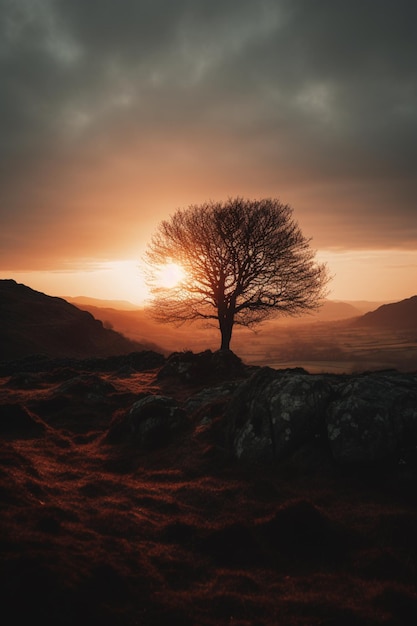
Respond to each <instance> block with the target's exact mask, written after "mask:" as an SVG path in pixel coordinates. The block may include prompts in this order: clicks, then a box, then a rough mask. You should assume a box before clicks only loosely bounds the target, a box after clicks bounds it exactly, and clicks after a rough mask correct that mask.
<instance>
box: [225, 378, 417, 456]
mask: <svg viewBox="0 0 417 626" xmlns="http://www.w3.org/2000/svg"><path fill="white" fill-rule="evenodd" d="M224 428H225V437H226V440H227V443H228V445H229V448H230V449H231V451H232V454H233V455H234V456H235V457H237V458H239V459H242V460H250V461H262V460H275V459H278V460H279V459H282V458H285V457H286V456H288V455H289V454H290V453H292V452H293V451H295V450H296V449H297V448H300V447H301V446H302V445H304V444H305V443H307V442H309V441H313V440H314V439H315V438H318V437H320V438H324V439H326V440H327V443H328V447H329V450H330V453H331V455H332V457H333V459H334V460H335V461H337V462H339V463H341V464H347V465H352V464H373V463H379V462H386V461H399V460H401V459H402V458H405V457H408V458H409V457H410V456H413V455H415V452H416V450H417V376H416V375H415V374H403V373H399V372H395V371H390V372H373V373H367V374H358V375H349V376H333V375H325V374H322V375H314V374H308V373H307V372H305V371H304V370H300V369H295V370H272V369H270V368H261V369H260V370H259V371H258V372H256V373H255V374H254V375H253V376H252V377H251V378H249V379H248V380H247V381H245V382H243V383H242V384H241V385H240V387H239V388H238V389H237V391H236V392H235V394H234V396H233V399H232V400H231V402H230V403H229V406H228V408H227V410H226V414H225V422H224Z"/></svg>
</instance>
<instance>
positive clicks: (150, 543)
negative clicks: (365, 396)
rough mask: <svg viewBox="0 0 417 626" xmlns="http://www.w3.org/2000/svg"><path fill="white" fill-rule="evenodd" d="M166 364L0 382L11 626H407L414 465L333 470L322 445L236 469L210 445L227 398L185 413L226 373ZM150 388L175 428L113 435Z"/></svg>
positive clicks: (67, 369)
mask: <svg viewBox="0 0 417 626" xmlns="http://www.w3.org/2000/svg"><path fill="white" fill-rule="evenodd" d="M161 366H162V365H160V364H156V362H155V363H153V362H152V358H149V355H148V356H147V358H144V360H143V363H142V364H141V363H140V362H139V361H138V360H136V361H135V362H132V361H131V360H130V361H129V359H128V358H126V361H125V362H120V361H118V362H117V363H115V362H114V361H113V364H112V366H111V367H110V366H109V363H108V362H107V363H106V362H105V361H103V363H102V365H101V366H100V363H99V362H94V363H93V362H91V363H88V362H81V361H80V362H78V363H77V362H76V361H71V362H68V363H66V364H65V363H53V364H52V365H51V366H50V367H47V366H46V365H45V366H44V367H43V366H39V367H38V368H37V371H31V372H26V373H25V372H14V373H8V374H7V375H6V373H5V371H3V372H2V375H3V377H2V378H1V379H0V434H1V444H0V454H1V468H0V471H1V482H0V493H1V506H2V511H1V528H0V540H1V555H2V556H1V563H0V573H1V591H2V595H3V600H2V608H3V612H4V613H5V614H7V613H8V612H10V614H11V615H12V616H13V618H12V621H13V623H20V621H22V623H23V621H29V620H30V621H31V622H34V621H37V620H39V621H40V622H41V623H43V624H59V625H62V626H66V625H68V626H69V625H70V624H71V625H72V624H80V625H83V624H90V625H92V624H100V625H104V626H106V625H109V626H110V625H115V624H117V625H122V626H133V625H146V626H150V625H155V626H157V625H158V626H160V625H167V626H168V624H169V625H173V624H177V625H181V626H187V625H190V626H191V625H196V626H197V625H198V626H204V625H207V626H209V625H215V624H216V625H217V624H233V625H240V626H244V625H246V626H249V625H259V626H260V625H266V624H268V625H269V624H283V625H297V626H298V625H305V626H307V625H308V626H313V625H322V626H324V625H326V626H330V625H332V626H343V625H346V626H365V625H369V626H376V625H383V624H384V625H389V626H394V625H395V626H400V625H401V626H402V625H406V624H415V623H417V622H416V620H417V586H416V582H417V532H416V530H417V507H416V505H417V491H416V487H417V475H416V471H415V467H414V466H413V465H412V464H406V465H402V464H397V465H390V466H383V467H377V468H375V467H373V468H372V469H370V468H368V469H366V468H363V467H362V468H359V467H358V468H354V469H353V468H350V469H346V468H342V467H339V466H338V465H337V464H336V463H334V461H332V459H331V457H330V456H329V454H328V451H327V450H326V449H325V448H324V447H323V446H321V445H320V443H317V445H316V446H314V445H309V446H306V447H305V448H303V449H302V450H300V451H298V452H297V453H296V454H294V455H292V456H289V457H288V458H286V459H285V460H284V461H281V462H280V463H268V464H264V463H256V464H252V465H249V464H244V463H241V462H238V461H236V460H235V459H233V458H231V457H230V455H229V454H228V451H227V449H225V448H224V440H223V439H222V437H221V421H222V415H223V411H224V407H225V405H226V404H227V402H228V396H227V394H225V395H222V396H220V397H219V398H216V399H214V400H213V399H212V400H211V402H210V403H209V404H208V405H205V407H204V409H201V405H200V408H194V409H193V406H194V407H197V406H198V404H197V403H196V404H193V398H194V397H196V395H195V394H197V393H199V392H201V390H202V389H204V388H205V387H207V386H209V385H214V384H219V382H221V383H222V384H223V385H224V382H225V381H224V379H223V380H221V381H219V380H217V381H216V380H210V381H207V380H205V381H200V382H197V381H193V382H192V383H191V382H190V383H184V382H181V383H179V381H178V379H176V378H175V377H169V376H167V377H161V376H160V375H159V374H160V371H161ZM250 374H251V370H250V368H248V371H247V372H246V373H244V374H242V375H241V377H242V378H245V377H247V376H249V375H250ZM238 379H239V376H237V377H235V380H231V381H230V383H231V386H230V389H233V385H236V384H238V382H239V380H238ZM150 394H152V395H154V396H158V395H164V396H168V397H172V398H175V400H176V401H177V402H178V403H179V405H181V406H183V407H184V408H186V409H187V424H188V425H187V427H186V428H185V429H183V430H182V431H181V432H180V433H179V434H177V435H176V436H175V437H174V438H173V439H172V440H171V441H168V442H166V443H165V445H157V444H156V445H153V446H150V447H148V448H144V447H140V446H138V445H135V444H134V443H133V442H131V443H129V442H128V441H126V440H123V441H121V440H120V438H119V439H118V438H117V436H115V433H116V434H117V428H115V424H116V425H117V423H118V420H119V419H120V418H121V416H123V415H124V414H126V412H127V411H128V410H129V408H130V407H131V406H132V405H133V404H134V403H135V402H136V401H137V400H138V399H140V398H144V397H147V395H150Z"/></svg>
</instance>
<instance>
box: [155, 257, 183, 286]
mask: <svg viewBox="0 0 417 626" xmlns="http://www.w3.org/2000/svg"><path fill="white" fill-rule="evenodd" d="M184 277H185V272H184V269H183V268H182V267H181V265H178V263H167V264H166V265H163V266H162V267H161V268H160V270H159V272H158V274H157V281H158V285H159V286H160V287H163V288H164V289H172V288H173V287H176V286H177V285H178V283H179V282H181V280H183V279H184Z"/></svg>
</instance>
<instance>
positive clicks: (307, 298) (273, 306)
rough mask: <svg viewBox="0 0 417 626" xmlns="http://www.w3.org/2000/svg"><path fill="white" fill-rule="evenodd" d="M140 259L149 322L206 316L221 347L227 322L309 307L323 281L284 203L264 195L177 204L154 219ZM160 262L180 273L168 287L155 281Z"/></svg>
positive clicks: (228, 331)
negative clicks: (216, 330) (159, 219)
mask: <svg viewBox="0 0 417 626" xmlns="http://www.w3.org/2000/svg"><path fill="white" fill-rule="evenodd" d="M145 262H146V265H147V276H148V279H147V280H148V285H149V288H150V291H151V294H152V298H153V299H152V312H153V315H154V317H155V319H157V320H158V321H160V322H167V323H177V324H181V323H184V322H191V321H195V320H213V321H215V322H216V323H217V324H218V326H219V330H220V333H221V346H220V348H221V349H222V350H227V349H229V347H230V340H231V336H232V330H233V326H234V324H239V325H242V326H247V327H252V326H255V325H256V324H259V323H260V322H262V321H263V320H266V319H268V318H270V317H273V316H276V315H279V314H282V315H296V314H299V313H301V312H305V311H311V310H314V309H317V308H318V307H319V306H320V303H321V301H322V299H323V298H324V296H325V287H326V285H327V283H328V280H329V276H328V273H327V269H326V266H325V265H324V264H320V263H317V262H316V260H315V252H314V251H313V250H312V249H311V247H310V240H309V239H307V238H305V237H304V236H303V234H302V232H301V230H300V228H299V226H298V223H297V222H296V221H295V219H294V218H293V210H292V208H291V207H290V206H288V205H286V204H282V203H281V202H279V201H278V200H276V199H271V198H266V199H261V200H246V199H243V198H239V197H237V198H230V199H228V200H227V201H226V202H207V203H204V204H201V205H191V206H189V207H188V208H185V209H178V210H177V211H176V212H175V213H174V214H173V215H171V216H170V218H169V219H167V220H163V221H162V222H161V223H160V224H159V226H158V228H157V230H156V232H155V234H154V236H153V237H152V240H151V241H150V243H149V244H148V248H147V251H146V253H145ZM168 263H176V264H178V265H179V266H180V267H181V268H182V269H183V271H184V274H183V277H182V278H181V279H180V280H179V282H178V283H177V284H175V285H173V286H171V287H166V286H162V285H161V284H160V282H158V275H159V272H160V270H161V268H162V267H164V266H165V265H166V264H168Z"/></svg>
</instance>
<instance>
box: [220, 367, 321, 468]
mask: <svg viewBox="0 0 417 626" xmlns="http://www.w3.org/2000/svg"><path fill="white" fill-rule="evenodd" d="M331 394H332V388H331V386H330V384H329V382H328V381H327V380H326V378H325V376H319V375H311V374H308V373H307V372H306V371H304V370H302V369H294V370H273V369H270V368H268V367H264V368H261V369H260V370H259V371H258V372H256V373H255V374H254V375H252V376H251V378H249V380H247V381H246V382H244V383H242V385H241V386H240V387H239V388H238V389H237V391H236V393H235V396H234V398H233V399H232V401H231V402H230V405H229V408H228V410H227V412H226V416H225V429H226V438H227V440H228V443H229V445H230V446H231V449H232V452H233V454H234V455H235V456H236V457H237V458H240V459H247V460H253V461H258V460H272V459H281V458H283V457H284V456H286V455H287V454H289V453H290V452H292V451H293V450H295V449H296V448H297V447H299V446H301V445H302V444H304V443H305V442H306V441H308V440H310V439H312V438H314V436H315V435H316V434H317V433H319V432H321V431H322V429H323V424H324V414H325V410H326V406H327V404H328V403H329V401H330V397H331Z"/></svg>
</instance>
